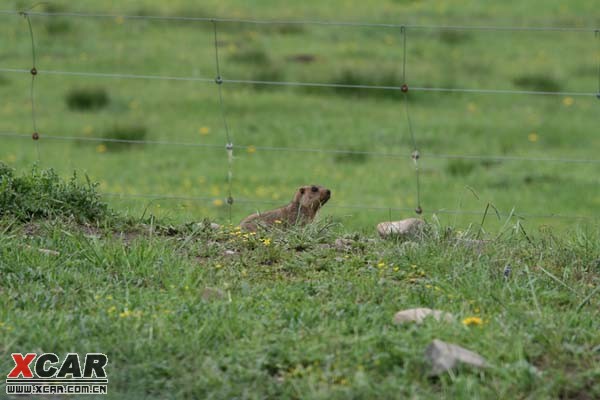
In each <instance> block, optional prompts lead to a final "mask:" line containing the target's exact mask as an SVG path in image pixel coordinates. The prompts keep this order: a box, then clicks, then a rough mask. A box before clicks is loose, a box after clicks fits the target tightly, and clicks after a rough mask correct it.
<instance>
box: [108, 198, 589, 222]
mask: <svg viewBox="0 0 600 400" xmlns="http://www.w3.org/2000/svg"><path fill="white" fill-rule="evenodd" d="M101 195H102V196H105V197H112V198H117V199H131V200H155V201H157V200H169V201H171V200H172V201H191V202H206V203H209V202H213V201H215V200H217V199H218V200H221V197H217V196H215V197H196V196H175V195H161V194H126V193H102V194H101ZM235 201H236V203H240V204H265V205H273V206H274V205H281V204H282V201H273V200H258V199H257V200H252V199H244V198H241V199H236V200H235ZM327 208H333V209H350V210H370V211H402V212H413V211H414V209H412V208H407V207H384V206H368V205H343V204H342V205H339V204H336V205H333V204H332V205H327ZM429 213H430V214H451V215H484V214H486V212H485V211H473V210H450V209H444V208H440V209H436V210H433V211H429ZM487 214H489V215H494V214H495V213H490V212H487ZM498 214H499V215H500V217H504V218H508V217H511V216H512V217H514V218H518V219H527V218H531V219H552V218H561V219H574V220H598V219H600V217H596V216H583V215H563V214H527V213H517V212H515V213H512V214H507V213H498Z"/></svg>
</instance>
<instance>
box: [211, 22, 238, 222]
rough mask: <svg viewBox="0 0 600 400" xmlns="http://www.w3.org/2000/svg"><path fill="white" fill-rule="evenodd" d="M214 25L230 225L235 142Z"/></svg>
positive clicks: (214, 25) (216, 81)
mask: <svg viewBox="0 0 600 400" xmlns="http://www.w3.org/2000/svg"><path fill="white" fill-rule="evenodd" d="M212 23H213V32H214V44H215V68H216V72H217V77H216V78H215V83H216V84H217V88H218V91H219V107H220V109H221V117H222V119H223V127H224V129H225V138H226V141H227V143H226V144H225V150H226V151H227V165H228V169H227V207H228V209H229V210H228V211H229V223H231V214H232V208H233V195H232V186H233V141H232V140H231V135H230V133H229V125H228V124H227V113H226V112H225V102H224V101H223V89H222V86H223V77H222V76H221V65H220V62H219V36H218V29H217V21H216V20H215V19H213V20H212Z"/></svg>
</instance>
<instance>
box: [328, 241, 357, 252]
mask: <svg viewBox="0 0 600 400" xmlns="http://www.w3.org/2000/svg"><path fill="white" fill-rule="evenodd" d="M353 244H354V240H350V239H342V238H339V239H335V243H334V244H333V247H335V249H336V250H339V251H350V250H352V245H353Z"/></svg>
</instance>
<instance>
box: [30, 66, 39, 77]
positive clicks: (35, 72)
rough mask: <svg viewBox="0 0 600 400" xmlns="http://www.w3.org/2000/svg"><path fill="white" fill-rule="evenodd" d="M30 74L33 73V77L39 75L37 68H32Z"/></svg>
mask: <svg viewBox="0 0 600 400" xmlns="http://www.w3.org/2000/svg"><path fill="white" fill-rule="evenodd" d="M29 72H31V75H33V76H35V75H37V73H38V71H37V68H35V67H33V68H31V71H29Z"/></svg>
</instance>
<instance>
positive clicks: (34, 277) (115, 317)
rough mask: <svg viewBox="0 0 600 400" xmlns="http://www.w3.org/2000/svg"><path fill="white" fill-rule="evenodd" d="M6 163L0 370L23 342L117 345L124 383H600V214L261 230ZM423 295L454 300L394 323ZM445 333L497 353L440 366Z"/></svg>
mask: <svg viewBox="0 0 600 400" xmlns="http://www.w3.org/2000/svg"><path fill="white" fill-rule="evenodd" d="M7 176H8V175H4V174H3V176H2V177H1V179H0V183H2V184H3V188H4V189H5V190H4V192H3V193H5V195H3V196H2V197H1V198H0V200H2V206H3V207H2V210H3V217H2V219H0V221H1V222H0V232H2V234H1V235H0V273H1V274H2V277H3V279H2V281H1V283H0V299H1V303H0V304H2V307H0V370H1V371H8V370H9V368H11V367H12V366H11V363H10V361H9V360H10V358H9V354H10V353H11V352H15V351H16V352H37V353H41V352H45V351H52V352H55V353H57V354H64V353H66V352H98V351H102V352H105V353H107V354H108V356H109V367H108V374H109V395H110V396H109V397H110V398H115V399H122V398H129V399H137V398H149V399H150V398H156V399H165V398H173V399H175V398H177V399H179V398H187V399H200V398H257V399H258V398H340V399H342V398H365V399H367V398H464V399H473V398H486V399H488V398H498V399H505V398H531V399H542V398H544V399H545V398H548V399H550V398H561V399H594V398H598V396H599V395H600V385H599V382H600V358H599V355H598V354H599V353H598V345H599V341H600V336H599V332H600V331H599V328H600V324H599V322H598V321H599V320H600V319H599V318H598V317H599V315H598V310H599V306H600V303H599V296H598V288H599V287H600V286H599V285H598V284H599V276H598V270H599V268H600V248H599V247H598V244H599V243H600V241H599V239H600V231H598V229H597V228H596V229H595V230H594V229H585V230H584V229H578V230H576V231H573V232H569V234H568V235H564V237H562V238H561V237H560V236H557V235H556V234H554V233H553V231H552V230H551V229H549V228H548V229H546V230H545V231H542V232H540V233H538V234H536V235H535V236H534V237H533V236H532V237H529V236H524V235H523V233H522V231H521V230H520V229H518V227H513V226H509V227H508V228H509V229H507V230H505V231H504V232H503V234H502V235H500V236H499V237H494V238H491V237H489V236H485V237H486V238H489V239H491V240H490V241H489V242H487V243H486V244H484V245H475V246H473V242H472V241H469V240H473V239H475V238H477V237H479V234H478V231H477V230H473V231H468V232H465V231H457V230H453V229H452V228H450V227H443V226H440V225H436V224H432V225H431V227H430V230H429V231H428V233H427V234H426V236H425V237H424V240H422V241H417V242H400V241H395V240H388V241H384V240H378V239H374V238H373V237H369V236H364V235H361V234H348V233H346V232H345V230H346V229H345V228H344V227H342V226H339V225H337V224H335V223H331V222H325V221H323V222H319V223H317V224H315V225H312V226H308V227H307V228H305V229H295V230H292V231H290V232H285V233H284V232H277V231H274V232H270V233H264V234H258V235H252V234H248V233H244V232H240V231H239V230H237V229H236V228H223V229H220V230H218V231H213V230H211V229H207V228H204V227H203V225H202V224H185V225H176V226H173V225H171V226H167V225H163V224H160V223H159V222H157V221H156V220H155V219H154V218H148V219H146V220H143V221H141V220H139V219H138V220H131V219H127V218H122V217H119V216H116V215H114V214H112V213H111V212H110V211H107V210H106V208H105V207H104V206H102V204H101V203H98V201H97V200H98V198H97V196H96V195H95V194H94V192H93V190H91V189H89V188H86V187H78V186H76V185H75V186H74V184H59V183H58V182H57V181H56V177H53V176H52V175H48V174H47V173H42V174H41V175H40V173H34V174H33V175H29V178H27V179H26V180H19V179H21V178H7ZM13 179H15V180H13ZM7 182H12V183H8V184H7ZM17 182H18V183H17ZM33 189H35V190H33ZM6 193H8V195H6ZM19 193H20V194H21V195H19ZM7 199H12V200H10V203H8V201H9V200H7ZM40 199H45V200H46V202H40ZM48 199H52V200H51V201H48ZM67 199H68V200H67ZM83 199H87V200H86V201H82V200H83ZM9 204H10V207H9V206H8V205H9ZM48 204H50V206H48ZM22 210H26V211H25V212H21V211H22ZM71 214H74V215H77V216H78V218H76V219H74V218H70V217H68V216H69V215H71ZM27 215H37V218H36V219H35V220H33V221H31V220H30V219H29V218H26V216H27ZM340 238H343V239H344V242H343V243H339V242H338V241H337V239H340ZM507 267H510V272H506V271H507ZM411 307H431V308H436V309H441V310H444V311H447V312H450V313H452V314H453V315H454V318H453V320H452V321H451V322H436V321H434V320H427V321H425V323H424V324H423V325H420V326H417V325H408V326H397V325H394V324H393V323H392V319H393V316H394V314H395V313H396V312H397V311H399V310H400V309H405V308H411ZM469 319H471V320H475V321H479V322H480V323H479V324H477V323H476V324H473V325H465V324H466V322H467V321H469ZM436 338H437V339H441V340H444V341H448V342H452V343H457V344H459V345H462V346H465V347H467V348H469V349H471V350H473V351H477V352H479V353H480V354H481V355H482V356H484V357H485V358H486V359H487V362H488V363H489V367H488V368H486V369H483V370H470V369H468V368H462V369H460V370H458V371H454V372H452V373H449V374H443V375H441V376H440V377H438V378H432V377H428V373H429V368H430V367H429V366H428V363H427V362H426V361H425V359H424V351H425V348H426V346H427V345H428V344H429V343H430V342H431V341H432V340H433V339H436Z"/></svg>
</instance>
